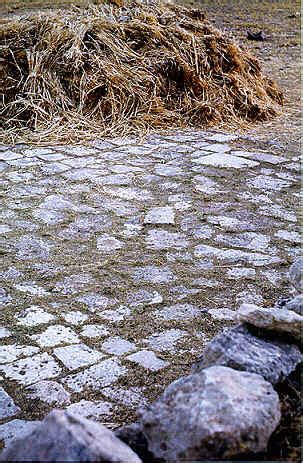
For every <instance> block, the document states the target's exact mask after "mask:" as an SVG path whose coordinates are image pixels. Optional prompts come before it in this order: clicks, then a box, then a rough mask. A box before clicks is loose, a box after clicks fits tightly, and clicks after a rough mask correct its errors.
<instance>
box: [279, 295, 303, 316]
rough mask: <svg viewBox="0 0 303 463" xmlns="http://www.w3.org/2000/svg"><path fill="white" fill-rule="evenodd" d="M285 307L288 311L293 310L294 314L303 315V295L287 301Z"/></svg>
mask: <svg viewBox="0 0 303 463" xmlns="http://www.w3.org/2000/svg"><path fill="white" fill-rule="evenodd" d="M284 307H285V309H287V310H293V311H294V312H296V313H298V314H299V315H303V296H302V294H300V295H299V296H296V297H294V298H293V299H291V300H290V301H287V302H286V304H285V306H284Z"/></svg>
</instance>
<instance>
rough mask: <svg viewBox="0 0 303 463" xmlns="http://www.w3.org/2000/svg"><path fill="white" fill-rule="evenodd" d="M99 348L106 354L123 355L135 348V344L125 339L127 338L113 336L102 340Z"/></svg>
mask: <svg viewBox="0 0 303 463" xmlns="http://www.w3.org/2000/svg"><path fill="white" fill-rule="evenodd" d="M101 349H102V350H104V351H105V352H107V353H108V354H112V355H123V354H127V353H128V352H132V351H134V350H136V345H135V344H134V343H133V342H129V341H127V339H123V338H120V336H115V337H113V338H108V339H107V340H106V341H104V342H103V344H102V345H101Z"/></svg>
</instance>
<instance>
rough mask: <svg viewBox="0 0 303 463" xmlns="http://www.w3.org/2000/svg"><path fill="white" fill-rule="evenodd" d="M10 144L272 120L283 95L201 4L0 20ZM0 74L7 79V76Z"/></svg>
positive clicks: (0, 82) (5, 134)
mask: <svg viewBox="0 0 303 463" xmlns="http://www.w3.org/2000/svg"><path fill="white" fill-rule="evenodd" d="M0 43H1V47H0V70H1V71H2V72H1V74H2V77H1V78H0V87H2V89H1V90H0V91H1V93H2V94H3V96H2V100H3V101H2V102H3V105H2V111H1V118H2V127H3V129H2V133H1V137H2V139H3V141H5V142H16V141H21V140H23V141H30V142H32V143H35V142H39V143H41V142H44V141H47V142H54V143H57V142H58V143H62V142H71V141H73V142H77V141H84V140H88V139H92V138H94V137H96V136H97V137H101V136H106V135H122V134H126V133H137V134H140V133H141V134H142V133H144V132H148V131H149V130H150V129H165V128H171V127H185V126H187V127H188V126H193V127H199V128H200V127H201V128H202V127H206V126H213V125H220V124H222V123H225V124H226V123H228V124H229V125H231V126H236V127H238V126H239V125H243V124H245V123H247V122H250V121H252V122H254V121H263V120H268V119H270V118H272V117H274V116H275V115H276V114H278V113H279V112H280V110H281V105H282V102H283V96H282V93H281V91H280V90H279V88H278V87H277V86H276V84H275V83H274V82H273V81H272V80H270V79H269V78H267V77H265V76H264V75H263V74H262V72H261V68H260V64H259V62H258V61H257V59H256V58H254V57H253V56H251V55H250V54H249V53H248V52H247V51H245V50H243V49H241V48H240V47H239V46H238V45H237V44H236V43H234V42H233V41H232V40H231V39H230V38H228V37H227V36H226V35H225V34H223V33H221V32H220V31H218V30H217V29H215V28H214V27H213V26H211V25H210V23H209V22H208V21H207V20H206V19H205V18H204V14H203V13H202V12H201V11H199V10H193V9H187V8H183V7H177V6H175V5H171V4H167V5H156V4H152V5H151V4H149V5H146V4H142V3H139V2H136V1H134V2H129V3H127V5H126V6H124V7H123V6H122V7H119V6H116V5H109V4H101V5H99V6H98V7H93V6H92V7H90V8H88V9H77V8H73V9H71V10H69V11H64V12H63V11H59V10H57V11H53V12H47V13H44V14H42V13H41V14H30V15H27V16H23V17H22V18H21V19H18V20H16V19H8V20H5V21H4V20H3V21H2V32H1V42H0ZM1 74H0V76H1Z"/></svg>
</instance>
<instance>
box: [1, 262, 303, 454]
mask: <svg viewBox="0 0 303 463" xmlns="http://www.w3.org/2000/svg"><path fill="white" fill-rule="evenodd" d="M302 267H303V259H299V260H298V261H296V262H295V263H294V264H293V265H292V267H291V269H290V273H289V275H290V280H291V283H292V285H293V286H294V289H295V292H296V293H298V292H299V291H300V289H301V287H302V286H301V283H300V281H301V276H300V275H301V273H302ZM302 320H303V317H302V295H298V294H296V295H295V297H294V298H293V299H292V300H289V301H288V302H287V303H286V304H285V306H284V307H283V308H262V307H258V306H256V305H253V304H242V306H241V307H240V309H239V311H238V321H239V322H240V324H239V325H238V326H236V327H233V328H230V329H226V330H225V331H223V333H221V334H219V335H218V336H216V337H215V338H214V339H213V340H212V341H211V342H210V343H209V344H208V346H207V347H206V349H205V351H204V354H203V356H202V357H201V358H200V360H199V361H198V362H197V363H196V364H195V365H194V366H193V369H192V374H190V375H189V376H186V377H183V378H180V379H179V380H177V381H174V382H173V383H172V384H170V385H169V386H168V387H167V389H166V390H165V391H164V393H163V394H162V395H161V396H160V397H159V398H158V399H157V400H156V401H155V402H154V403H152V404H151V405H148V406H146V407H145V408H143V409H140V410H139V411H138V417H139V420H138V422H137V423H134V424H132V425H129V426H125V427H124V428H121V429H119V430H117V431H116V433H113V432H111V431H109V430H107V429H106V428H105V427H104V426H102V425H100V424H98V423H95V422H92V421H89V420H86V419H82V418H79V417H77V416H75V415H73V414H72V413H71V412H70V411H53V412H52V413H50V414H49V415H48V416H47V417H46V418H45V419H44V421H43V422H42V423H41V424H40V425H39V426H37V428H36V429H35V430H34V432H33V433H32V434H31V435H30V436H27V437H26V438H23V439H20V440H17V441H15V442H14V443H13V444H12V445H11V446H10V447H8V448H7V449H6V450H5V451H4V452H3V453H2V456H1V461H22V460H25V456H26V460H27V461H38V460H40V461H63V460H65V461H71V460H72V461H108V462H111V461H112V462H113V461H115V462H121V463H122V462H134V463H135V462H138V463H139V462H140V461H142V460H143V461H157V460H158V459H160V460H161V461H167V462H168V461H174V462H180V461H193V460H206V459H209V460H213V459H223V460H224V459H225V460H226V459H231V458H234V457H236V458H238V457H239V456H241V455H242V456H245V455H247V454H254V453H258V452H262V451H265V450H266V448H267V444H268V440H269V438H270V436H271V434H272V433H273V432H274V430H275V429H276V427H277V426H278V424H279V422H280V418H281V410H280V403H279V396H278V394H277V392H276V391H275V389H274V386H276V385H277V384H279V383H280V382H281V381H283V380H284V379H285V378H287V376H288V375H289V374H290V373H291V372H292V371H293V370H295V368H296V367H297V365H298V364H299V363H300V362H301V360H302V355H301V351H300V348H299V341H300V328H301V326H302ZM126 444H128V445H126ZM131 448H132V449H133V450H134V451H135V452H136V453H134V451H133V450H132V449H131ZM137 454H139V455H140V457H141V458H142V460H141V459H140V458H139V456H138V455H137Z"/></svg>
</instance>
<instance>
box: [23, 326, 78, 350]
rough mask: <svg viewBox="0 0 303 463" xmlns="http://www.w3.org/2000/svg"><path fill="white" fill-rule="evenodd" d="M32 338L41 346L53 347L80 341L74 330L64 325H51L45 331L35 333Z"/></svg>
mask: <svg viewBox="0 0 303 463" xmlns="http://www.w3.org/2000/svg"><path fill="white" fill-rule="evenodd" d="M31 338H32V339H33V340H34V341H36V342H37V343H38V344H39V346H41V347H53V346H59V345H61V344H75V343H77V342H79V338H78V336H77V335H76V333H74V332H73V331H72V329H71V328H68V327H66V326H63V325H51V326H49V327H48V328H47V329H46V330H45V331H43V333H40V334H34V335H32V336H31Z"/></svg>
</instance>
